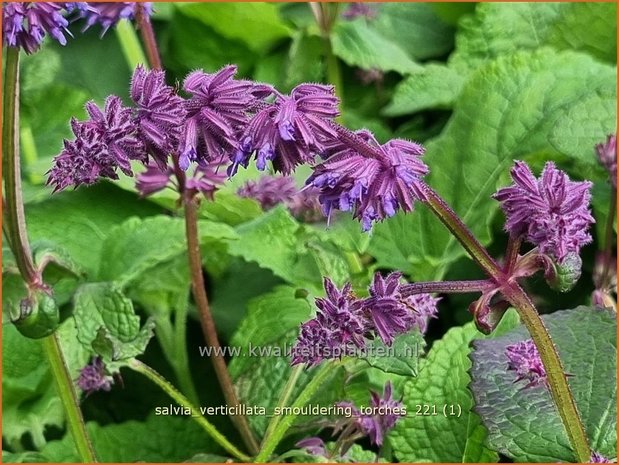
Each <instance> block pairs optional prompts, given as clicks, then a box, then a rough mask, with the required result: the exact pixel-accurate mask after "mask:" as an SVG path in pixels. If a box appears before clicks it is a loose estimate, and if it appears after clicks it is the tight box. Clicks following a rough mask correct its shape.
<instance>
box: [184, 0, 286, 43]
mask: <svg viewBox="0 0 619 465" xmlns="http://www.w3.org/2000/svg"><path fill="white" fill-rule="evenodd" d="M177 8H178V9H179V10H180V11H182V12H183V14H185V15H187V16H189V17H192V18H195V19H198V20H199V21H201V22H202V23H204V24H206V25H207V26H210V27H212V28H213V29H214V30H215V31H216V32H217V33H218V34H221V35H222V36H223V37H226V38H227V39H231V40H238V41H240V42H243V43H244V44H245V45H246V46H247V47H248V48H249V49H250V50H252V51H254V52H257V53H262V52H266V51H267V50H268V49H269V48H271V47H272V46H273V45H274V44H275V43H277V42H278V41H279V40H281V39H285V38H287V37H290V35H291V31H290V29H289V28H288V26H286V25H285V24H284V22H283V21H282V19H281V18H280V17H279V12H278V9H277V7H276V6H275V5H273V4H271V3H258V2H256V3H244V4H241V3H209V4H200V3H185V4H179V5H178V6H177Z"/></svg>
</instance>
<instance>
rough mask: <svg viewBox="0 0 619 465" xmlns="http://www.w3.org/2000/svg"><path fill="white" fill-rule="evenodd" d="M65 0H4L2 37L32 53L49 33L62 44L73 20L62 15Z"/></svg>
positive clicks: (10, 43)
mask: <svg viewBox="0 0 619 465" xmlns="http://www.w3.org/2000/svg"><path fill="white" fill-rule="evenodd" d="M64 9H65V4H64V3H53V2H38V3H35V2H22V3H18V2H3V3H2V37H3V38H4V45H7V46H9V47H21V48H23V49H24V51H25V52H26V53H28V54H30V53H34V52H36V51H37V50H38V49H39V47H40V46H41V43H42V42H43V39H44V38H45V35H46V34H49V35H50V36H51V37H53V38H54V39H56V40H57V41H58V42H59V43H60V44H61V45H65V44H66V43H67V39H66V37H65V34H68V35H69V36H70V35H71V33H70V32H69V30H68V29H67V26H68V25H69V22H68V21H67V19H66V18H65V17H64V16H63V15H62V12H63V10H64Z"/></svg>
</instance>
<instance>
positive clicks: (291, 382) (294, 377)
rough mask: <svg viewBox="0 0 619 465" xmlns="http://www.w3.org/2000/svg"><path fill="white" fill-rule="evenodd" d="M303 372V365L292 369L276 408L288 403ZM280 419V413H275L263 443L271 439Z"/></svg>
mask: <svg viewBox="0 0 619 465" xmlns="http://www.w3.org/2000/svg"><path fill="white" fill-rule="evenodd" d="M301 373H303V365H297V366H295V367H294V368H293V369H292V373H291V374H290V377H289V378H288V381H286V385H285V386H284V388H283V389H282V392H281V393H280V395H279V400H278V401H277V406H276V408H280V407H284V406H285V405H286V404H287V403H288V400H289V399H290V396H291V395H292V391H293V390H294V388H295V386H296V385H297V381H298V380H299V377H300V376H301ZM280 419H281V417H280V416H278V415H273V417H272V418H271V421H270V422H269V425H268V426H267V430H266V432H265V433H264V439H263V440H262V444H263V445H264V444H266V443H267V442H268V441H269V438H270V436H271V434H273V430H274V429H275V427H276V426H277V424H278V423H279V420H280Z"/></svg>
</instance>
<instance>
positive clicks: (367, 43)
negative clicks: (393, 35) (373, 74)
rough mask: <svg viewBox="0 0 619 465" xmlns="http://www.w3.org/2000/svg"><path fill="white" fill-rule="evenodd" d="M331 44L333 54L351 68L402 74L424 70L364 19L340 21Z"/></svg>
mask: <svg viewBox="0 0 619 465" xmlns="http://www.w3.org/2000/svg"><path fill="white" fill-rule="evenodd" d="M331 43H332V47H333V53H335V55H337V56H338V57H340V58H341V59H342V60H343V61H344V62H345V63H346V64H348V65H350V66H358V67H359V68H363V69H380V70H381V71H396V72H398V73H400V74H407V73H414V72H416V71H419V70H420V69H421V66H420V65H419V64H417V63H415V61H413V60H412V59H411V58H410V57H409V55H408V54H407V53H406V52H405V51H404V50H403V49H402V48H401V46H400V45H399V44H397V43H394V42H392V41H391V40H389V39H387V38H385V37H383V36H382V35H381V34H379V33H378V32H377V31H375V30H374V29H372V28H371V27H369V26H368V25H367V23H366V22H365V20H363V19H357V20H354V21H342V22H339V23H338V24H337V25H336V26H335V28H334V29H333V33H332V35H331Z"/></svg>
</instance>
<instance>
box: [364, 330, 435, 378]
mask: <svg viewBox="0 0 619 465" xmlns="http://www.w3.org/2000/svg"><path fill="white" fill-rule="evenodd" d="M424 347H425V340H424V339H423V335H422V334H421V333H420V332H419V331H417V330H415V331H409V332H408V333H404V334H400V335H399V336H397V337H396V338H395V340H394V341H393V344H392V345H391V346H390V347H388V346H386V345H385V344H384V343H383V342H382V341H381V340H380V338H376V339H374V340H373V341H372V342H371V343H370V344H368V347H367V350H368V355H367V356H366V357H363V360H365V361H366V362H367V363H368V365H370V366H372V367H375V368H378V369H379V370H382V371H384V372H385V373H393V374H396V375H401V376H413V377H414V376H417V372H418V367H419V357H420V356H421V355H423V348H424Z"/></svg>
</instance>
